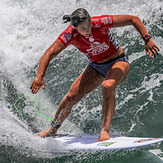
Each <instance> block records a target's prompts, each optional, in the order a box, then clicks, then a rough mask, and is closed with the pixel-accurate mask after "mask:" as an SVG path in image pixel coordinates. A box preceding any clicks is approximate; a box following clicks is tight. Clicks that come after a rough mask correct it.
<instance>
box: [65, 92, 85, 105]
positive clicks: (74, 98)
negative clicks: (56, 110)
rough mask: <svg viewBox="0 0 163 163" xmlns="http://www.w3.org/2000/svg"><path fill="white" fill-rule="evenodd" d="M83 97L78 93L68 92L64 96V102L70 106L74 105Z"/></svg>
mask: <svg viewBox="0 0 163 163" xmlns="http://www.w3.org/2000/svg"><path fill="white" fill-rule="evenodd" d="M83 96H84V95H82V94H78V93H72V92H68V93H67V95H66V96H65V100H66V101H67V102H68V103H70V104H72V105H75V104H76V103H77V102H79V101H80V100H81V99H82V97H83Z"/></svg>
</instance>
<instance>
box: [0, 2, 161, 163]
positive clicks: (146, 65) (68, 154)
mask: <svg viewBox="0 0 163 163" xmlns="http://www.w3.org/2000/svg"><path fill="white" fill-rule="evenodd" d="M0 6H1V7H0V15H1V16H0V22H1V25H0V38H1V42H0V65H1V66H0V81H1V83H0V108H1V112H0V163H1V162H2V163H9V162H12V163H13V162H16V163H19V162H20V163H22V162H23V163H24V162H25V163H26V162H29V163H37V162H38V163H51V162H55V163H62V162H63V163H65V162H66V163H69V162H70V163H71V162H81V163H95V162H97V163H99V162H100V163H108V162H109V163H140V162H141V163H155V162H156V163H161V162H162V161H161V160H160V159H159V158H158V157H156V156H155V155H153V154H152V153H150V152H149V150H150V149H159V150H161V151H163V143H160V144H156V145H152V146H148V147H145V148H140V149H133V150H121V151H112V152H90V151H87V152H86V151H78V152H75V151H68V150H66V149H65V147H64V146H63V145H62V144H59V143H58V142H56V141H54V140H53V141H52V140H51V139H41V138H39V137H37V136H35V135H34V133H35V132H39V131H40V130H42V129H45V128H47V127H49V124H50V121H49V120H48V119H46V118H44V117H40V116H37V113H36V111H35V110H34V105H35V102H34V101H33V100H32V99H31V98H30V97H26V98H24V99H21V100H20V101H19V102H18V104H17V107H18V108H19V109H20V110H21V112H22V114H23V117H24V121H22V119H21V117H20V115H19V114H18V112H16V111H15V109H14V107H13V105H14V102H15V101H16V100H17V99H18V98H19V97H20V96H22V95H31V92H30V89H29V88H30V85H31V82H32V80H33V78H34V77H35V75H36V72H37V66H38V63H39V60H40V58H41V56H42V55H43V53H44V51H45V50H46V49H47V48H48V47H49V46H50V45H51V44H52V43H53V42H54V40H55V39H56V38H57V37H58V35H59V34H60V33H61V32H62V31H63V30H64V29H65V28H66V27H67V25H68V24H62V16H63V15H64V14H71V12H72V11H73V10H75V9H76V8H79V7H84V8H86V9H87V10H88V11H89V12H90V14H91V15H92V16H93V15H102V14H130V15H136V16H138V17H139V18H140V19H141V20H142V21H143V22H144V24H145V26H146V28H147V29H148V31H149V33H150V35H151V36H152V39H153V40H154V42H155V43H156V44H157V45H158V46H159V48H160V52H159V56H158V57H157V58H153V59H150V58H149V57H148V56H146V54H145V51H144V44H143V41H142V39H141V37H140V35H139V34H138V32H136V30H135V29H134V28H133V27H124V28H117V29H112V32H113V33H114V34H115V37H116V39H117V41H118V42H119V43H120V44H121V45H122V47H123V48H124V51H125V53H126V55H127V57H128V59H129V62H130V67H131V69H130V74H129V76H128V79H127V80H126V81H125V82H124V83H122V84H121V85H120V86H119V87H118V88H117V90H116V99H117V101H116V104H117V106H116V112H115V116H114V118H113V121H112V126H111V131H112V133H113V134H119V135H125V136H137V137H139V136H140V137H163V55H162V52H163V51H162V48H163V1H162V0H155V1H152V0H149V1H145V0H137V1H131V0H125V1H120V0H107V1H106V0H103V1H102V0H91V1H87V0H76V1H75V0H70V1H65V0H63V1H56V0H49V1H46V0H36V1H32V0H21V1H20V0H1V2H0ZM87 63H88V61H87V59H86V58H85V56H84V55H82V54H81V53H80V52H79V51H78V50H77V49H76V48H74V47H73V46H71V47H68V48H67V49H66V50H64V51H63V52H62V53H61V54H60V55H59V56H57V57H56V58H55V59H54V60H53V61H52V62H51V63H50V65H49V67H48V69H47V73H46V75H45V87H46V89H45V90H40V91H39V93H38V94H36V95H34V97H35V98H36V100H37V102H38V104H37V109H38V110H39V112H40V114H44V115H46V116H48V117H50V118H53V117H54V115H55V112H56V109H57V105H58V104H59V102H60V101H61V100H62V98H63V96H64V95H65V94H66V93H67V91H68V90H69V88H70V86H71V84H72V83H73V81H74V80H75V79H76V78H77V76H78V75H79V74H80V73H81V72H82V71H83V69H84V68H85V66H86V65H87ZM101 103H102V96H101V87H100V86H99V87H98V88H97V89H96V90H94V91H93V92H92V93H91V94H89V95H87V96H86V97H84V98H83V99H82V100H81V101H80V102H79V103H78V104H77V105H76V106H74V108H73V110H72V112H71V114H70V116H69V117H68V119H67V120H66V121H65V122H64V123H63V126H62V127H61V129H60V130H59V131H58V133H61V134H65V133H68V134H99V132H100V125H101V116H102V114H101Z"/></svg>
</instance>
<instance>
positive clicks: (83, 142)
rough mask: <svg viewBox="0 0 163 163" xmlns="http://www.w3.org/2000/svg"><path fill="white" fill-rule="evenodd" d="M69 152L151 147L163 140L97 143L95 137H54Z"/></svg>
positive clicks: (111, 140)
mask: <svg viewBox="0 0 163 163" xmlns="http://www.w3.org/2000/svg"><path fill="white" fill-rule="evenodd" d="M54 139H55V140H56V141H58V142H59V143H62V144H63V145H64V146H65V147H66V148H68V149H70V150H97V151H99V150H120V149H131V148H137V147H142V146H146V145H151V144H154V143H158V142H161V141H163V138H142V137H140V138H139V137H111V138H110V140H107V141H102V142H98V136H96V135H83V136H75V135H65V136H56V137H54Z"/></svg>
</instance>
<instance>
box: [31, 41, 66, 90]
mask: <svg viewBox="0 0 163 163" xmlns="http://www.w3.org/2000/svg"><path fill="white" fill-rule="evenodd" d="M64 48H65V45H64V44H63V43H62V42H61V41H60V40H59V39H57V40H56V41H55V42H54V43H53V44H52V45H51V46H50V47H49V48H48V49H47V50H46V52H45V53H44V55H43V56H42V57H41V60H40V63H39V67H38V71H37V75H36V78H35V79H34V80H33V82H32V85H31V90H32V93H37V92H38V90H39V89H40V87H41V86H42V88H43V89H45V84H44V80H43V78H44V75H45V72H46V69H47V67H48V65H49V62H50V60H51V59H52V58H54V57H56V56H57V55H58V54H59V53H60V52H61V51H62V50H63V49H64Z"/></svg>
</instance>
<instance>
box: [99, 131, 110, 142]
mask: <svg viewBox="0 0 163 163" xmlns="http://www.w3.org/2000/svg"><path fill="white" fill-rule="evenodd" d="M109 139H110V136H109V134H108V132H107V131H104V130H103V131H101V133H100V136H99V138H98V141H104V140H109Z"/></svg>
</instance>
